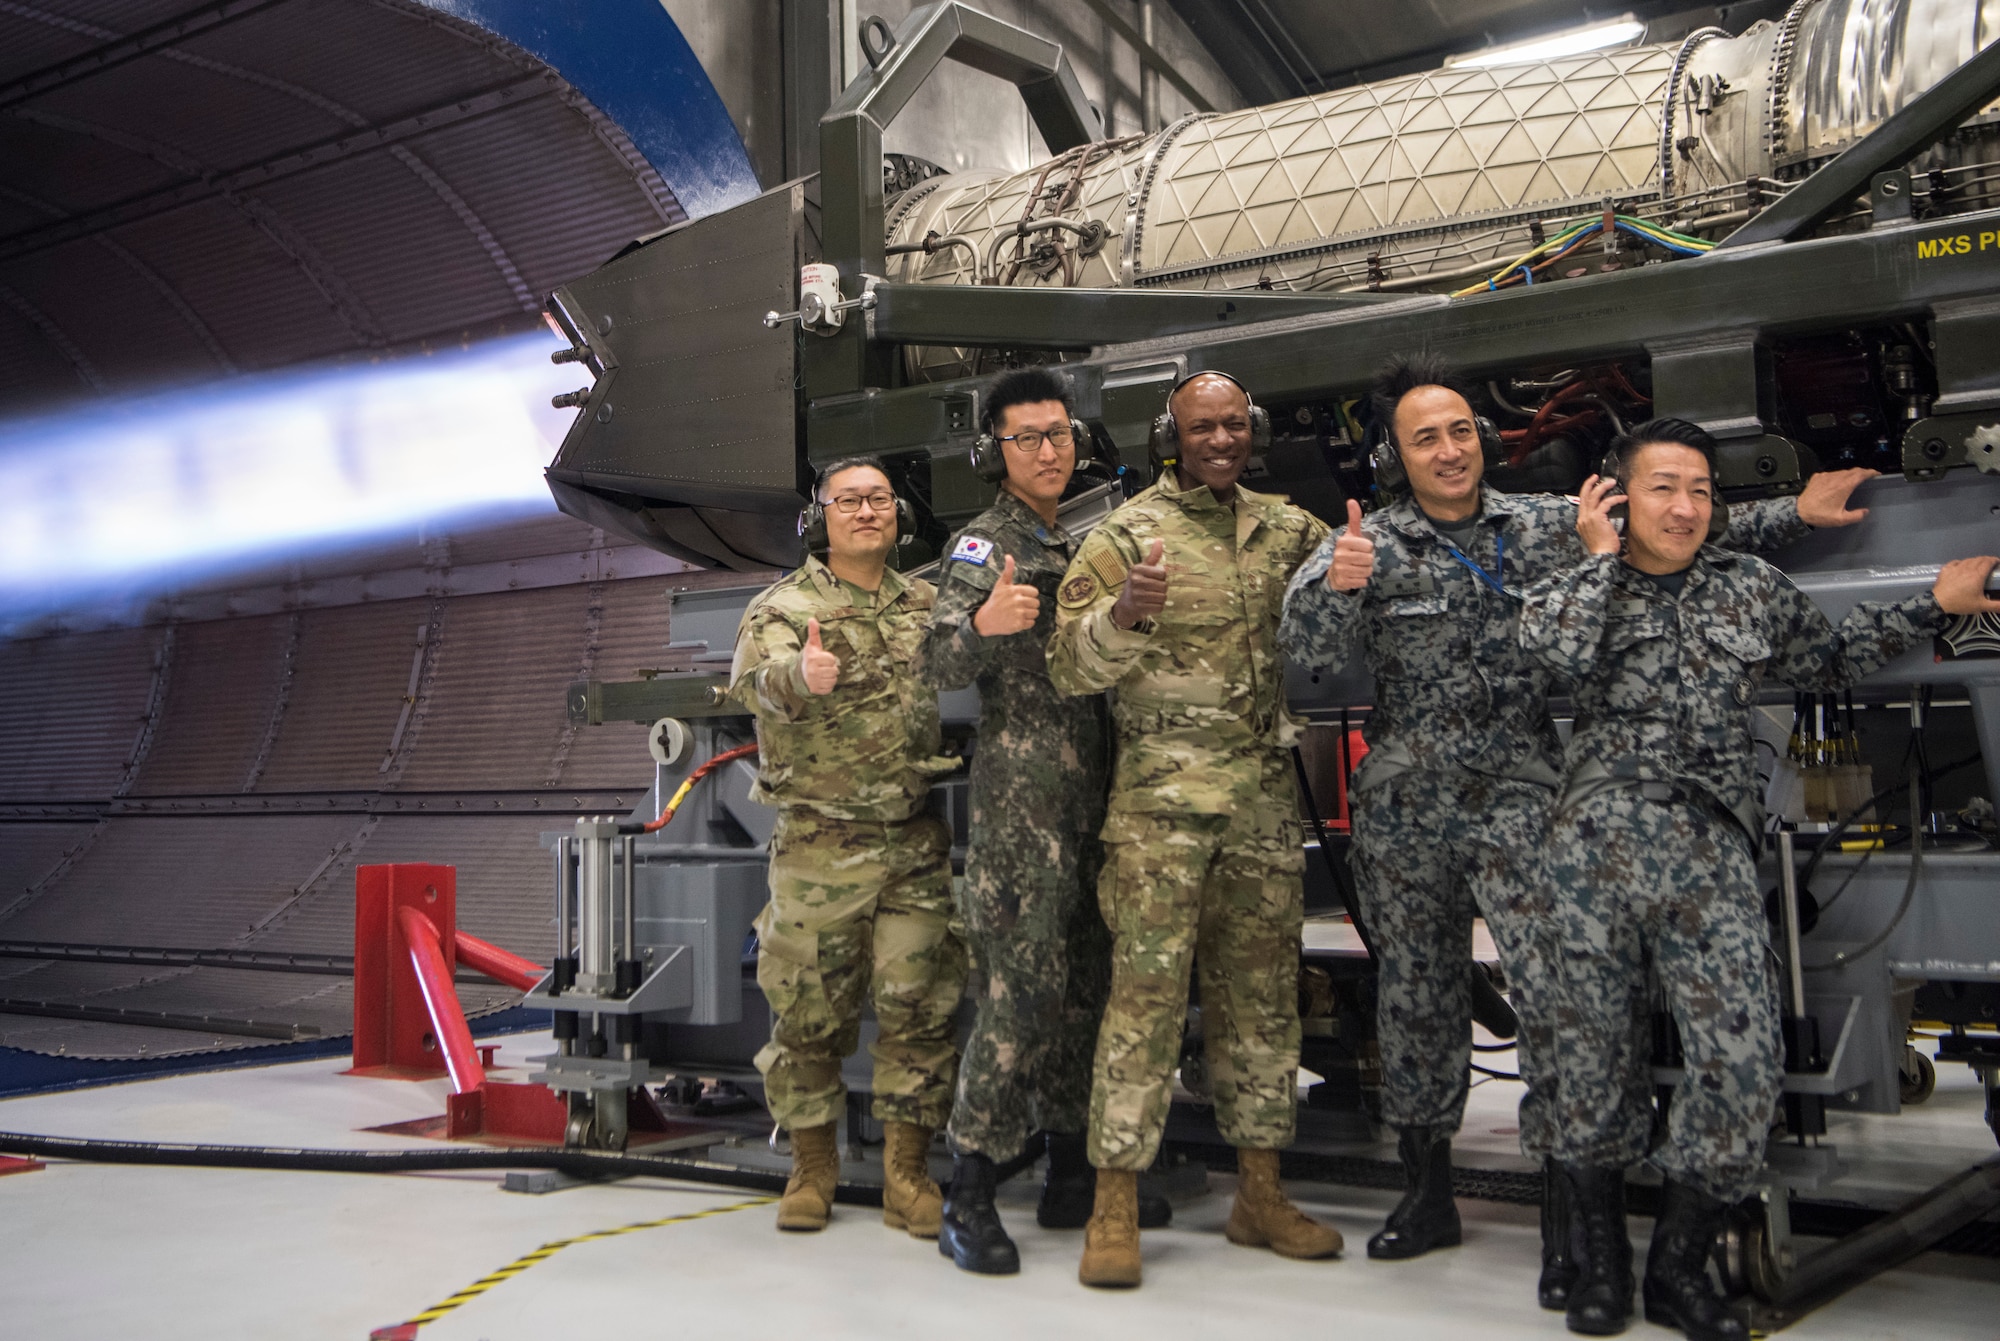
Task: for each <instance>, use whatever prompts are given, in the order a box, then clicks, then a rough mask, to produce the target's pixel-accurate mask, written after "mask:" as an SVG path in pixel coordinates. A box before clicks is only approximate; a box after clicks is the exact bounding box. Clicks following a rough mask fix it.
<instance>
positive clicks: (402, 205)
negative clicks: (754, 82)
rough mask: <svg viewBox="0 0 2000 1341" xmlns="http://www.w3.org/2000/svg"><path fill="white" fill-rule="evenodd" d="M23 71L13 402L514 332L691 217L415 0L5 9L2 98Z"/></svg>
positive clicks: (579, 113) (487, 49) (555, 97)
mask: <svg viewBox="0 0 2000 1341" xmlns="http://www.w3.org/2000/svg"><path fill="white" fill-rule="evenodd" d="M180 17H191V18H193V19H195V20H198V21H196V22H192V23H191V24H190V28H189V31H188V34H187V35H185V36H183V37H181V38H180V39H178V40H176V41H173V42H169V43H164V44H159V45H156V46H154V47H152V48H151V49H149V50H147V51H146V52H145V53H144V54H142V55H139V56H138V57H136V58H134V59H126V60H114V61H109V62H106V63H104V64H103V65H102V66H101V67H96V68H92V69H89V70H87V71H85V72H82V73H78V72H76V71H74V70H72V71H70V72H67V73H64V72H61V69H60V66H61V63H62V62H65V61H73V60H75V59H76V58H78V57H80V56H85V55H87V54H88V53H90V52H92V51H95V50H97V49H100V48H102V47H104V46H105V45H106V44H107V43H111V42H115V41H117V40H119V39H121V38H123V37H126V36H129V35H131V34H133V33H136V32H140V31H143V30H146V29H149V28H152V27H154V26H155V25H158V24H160V23H161V22H162V21H164V20H167V19H174V18H180ZM212 20H213V21H212ZM661 21H662V22H664V21H663V20H661ZM51 70H56V71H57V73H55V74H53V75H51V74H49V72H50V71H51ZM30 75H34V76H35V77H36V81H35V83H34V84H32V85H18V84H17V85H15V88H14V91H13V92H12V93H11V94H9V95H8V96H6V97H5V98H0V104H4V105H0V182H4V184H5V186H4V189H0V407H8V408H19V407H25V406H28V405H31V404H35V403H38V402H47V401H50V400H52V399H56V398H60V397H65V396H71V395H74V394H76V393H77V392H78V391H79V390H90V391H98V392H120V391H126V390H133V389H141V388H145V387H149V386H154V385H159V384H162V383H165V382H171V381H174V380H179V379H185V378H191V377H209V376H214V375H216V374H218V373H229V372H236V371H248V370H255V369H259V368H271V367H278V366H283V365H285V364H289V363H296V362H299V361H301V360H306V359H313V358H322V357H326V356H329V355H336V354H342V353H348V352H352V351H356V350H380V349H383V348H392V347H400V346H409V345H427V344H429V343H431V342H433V341H438V342H456V341H458V340H460V339H463V338H465V337H466V336H467V335H468V334H475V335H476V334H482V333H489V332H494V331H500V330H509V329H521V328H524V327H527V326H530V325H534V324H537V323H538V322H539V314H538V309H539V304H540V300H541V299H542V297H543V296H545V295H546V294H547V293H548V291H549V290H551V289H553V288H555V287H557V286H559V285H561V284H563V283H566V282H568V281H569V280H571V279H574V278H575V277H576V276H578V275H580V274H582V273H584V272H586V271H587V270H589V269H590V268H591V267H593V266H595V265H596V264H598V263H599V262H601V261H602V260H603V259H604V258H605V257H606V256H608V255H609V254H610V253H611V252H613V251H614V250H616V249H617V248H618V247H620V246H622V245H623V244H624V243H625V242H627V241H629V240H630V239H631V238H632V237H634V236H637V235H639V234H642V233H647V232H652V231H655V230H657V229H658V228H660V227H662V226H664V224H665V223H667V222H671V221H676V220H678V219H680V218H683V217H685V216H684V214H683V212H682V211H681V209H680V206H679V204H678V202H677V201H676V200H675V199H674V197H673V194H672V192H671V190H669V189H668V188H667V187H666V186H665V184H664V183H662V182H661V181H660V178H659V174H658V173H657V172H656V171H654V170H653V168H652V167H651V166H650V165H648V164H647V163H646V161H645V159H644V158H643V157H641V156H640V155H639V153H638V152H637V151H636V150H635V149H634V148H633V147H632V144H631V141H630V140H629V139H628V138H627V137H626V136H625V135H624V134H623V132H622V131H620V130H619V128H618V127H617V126H616V125H614V124H612V123H611V122H610V121H608V120H607V119H606V118H604V117H603V116H602V115H601V114H600V113H598V112H597V111H596V109H594V108H593V107H592V106H591V105H590V104H589V102H588V101H587V100H585V99H584V98H583V97H582V96H581V95H580V94H578V93H577V92H576V91H575V90H574V89H572V88H571V87H570V86H569V85H567V84H565V83H564V82H563V81H562V79H561V78H560V77H558V76H556V75H555V73H554V72H553V71H551V70H550V69H549V68H548V67H547V66H545V65H543V64H542V63H541V62H540V61H538V60H536V59H535V58H534V57H532V56H530V55H528V54H527V53H525V52H523V51H520V50H518V49H516V48H514V47H512V46H510V45H508V44H507V43H506V42H504V41H502V40H500V39H498V38H495V37H493V36H492V35H491V34H488V33H486V32H485V31H483V30H481V29H479V28H476V27H473V26H471V25H470V24H467V23H463V22H460V21H458V20H457V19H454V18H451V17H449V16H447V15H446V14H444V13H441V12H440V10H439V8H434V7H431V6H428V5H425V4H419V3H415V0H288V3H283V4H277V5H272V6H267V7H264V8H262V9H259V10H256V11H254V12H249V13H247V14H233V15H222V16H221V17H220V18H219V20H217V16H215V15H211V14H208V13H207V12H206V11H205V10H204V9H201V8H199V7H197V8H196V9H193V10H190V8H189V0H142V2H135V3H128V4H118V5H109V4H103V3H91V2H90V0H38V3H36V4H34V5H11V4H10V5H0V89H4V88H6V86H8V85H9V84H12V83H14V81H19V80H21V79H23V78H25V77H27V76H30Z"/></svg>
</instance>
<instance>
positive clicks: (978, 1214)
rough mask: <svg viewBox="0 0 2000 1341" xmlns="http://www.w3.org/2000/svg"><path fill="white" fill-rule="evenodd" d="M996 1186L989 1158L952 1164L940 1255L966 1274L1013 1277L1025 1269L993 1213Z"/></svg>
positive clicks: (969, 1157)
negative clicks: (968, 1272) (971, 1272)
mask: <svg viewBox="0 0 2000 1341" xmlns="http://www.w3.org/2000/svg"><path fill="white" fill-rule="evenodd" d="M993 1186H994V1174H993V1161H992V1160H990V1159H988V1158H986V1156H984V1155H960V1156H958V1157H957V1158H956V1159H955V1160H953V1161H952V1166H951V1187H950V1188H949V1189H947V1190H946V1192H945V1195H944V1217H943V1221H942V1223H941V1224H940V1226H939V1229H938V1251H939V1252H940V1253H942V1254H944V1255H945V1256H946V1257H949V1258H950V1259H951V1260H952V1261H953V1262H955V1263H957V1264H958V1266H959V1267H960V1268H961V1269H962V1270H965V1271H976V1272H978V1273H979V1274H980V1275H982V1276H1011V1275H1013V1274H1014V1273H1015V1272H1017V1271H1019V1270H1020V1269H1021V1254H1020V1252H1019V1251H1018V1250H1017V1249H1016V1248H1015V1247H1014V1240H1012V1239H1010V1238H1008V1237H1007V1228H1006V1226H1004V1225H1002V1224H1001V1223H1000V1212H998V1211H996V1210H994V1209H993Z"/></svg>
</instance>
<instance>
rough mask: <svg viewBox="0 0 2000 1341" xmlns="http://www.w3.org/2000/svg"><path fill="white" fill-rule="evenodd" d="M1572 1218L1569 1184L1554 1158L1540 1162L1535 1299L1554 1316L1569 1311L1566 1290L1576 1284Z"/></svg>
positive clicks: (1577, 1253) (1576, 1253) (1576, 1252)
mask: <svg viewBox="0 0 2000 1341" xmlns="http://www.w3.org/2000/svg"><path fill="white" fill-rule="evenodd" d="M1582 1255H1583V1254H1582V1252H1581V1251H1580V1249H1579V1246H1578V1244H1577V1233H1576V1217H1575V1216H1573V1215H1571V1214H1570V1204H1569V1180H1568V1179H1566V1178H1564V1177H1563V1175H1562V1168H1561V1166H1559V1165H1558V1164H1557V1163H1556V1161H1555V1157H1554V1156H1544V1157H1543V1159H1542V1279H1541V1281H1540V1282H1539V1283H1538V1284H1537V1285H1536V1287H1535V1297H1536V1299H1538V1300H1539V1301H1540V1302H1541V1305H1542V1307H1543V1308H1546V1309H1552V1310H1554V1311H1555V1312H1557V1313H1560V1312H1562V1311H1563V1310H1564V1309H1567V1308H1568V1307H1569V1288H1570V1286H1571V1285H1573V1284H1575V1283H1576V1268H1577V1261H1578V1259H1579V1258H1581V1257H1582Z"/></svg>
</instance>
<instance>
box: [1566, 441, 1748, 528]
mask: <svg viewBox="0 0 2000 1341" xmlns="http://www.w3.org/2000/svg"><path fill="white" fill-rule="evenodd" d="M1655 422H1658V421H1655ZM1621 441H1623V439H1622V438H1621V439H1617V440H1614V441H1613V443H1612V445H1611V450H1609V451H1607V452H1606V453H1605V454H1604V460H1603V461H1602V462H1600V463H1599V464H1598V467H1597V473H1598V474H1599V475H1609V476H1610V477H1611V478H1612V479H1614V480H1617V481H1618V492H1619V493H1621V494H1625V493H1630V492H1631V479H1630V477H1629V475H1628V473H1627V472H1628V471H1629V470H1630V469H1631V465H1632V462H1631V460H1630V457H1631V450H1632V447H1644V446H1649V445H1650V444H1652V443H1654V442H1666V443H1669V444H1671V445H1673V446H1676V447H1685V446H1687V444H1686V443H1681V442H1675V441H1674V440H1673V439H1671V438H1648V439H1646V440H1644V441H1641V442H1637V443H1633V444H1631V446H1628V447H1627V448H1625V450H1623V451H1621V450H1619V447H1618V443H1619V442H1621ZM1694 450H1696V451H1700V450H1701V449H1700V448H1695V449H1694ZM1704 455H1706V456H1707V457H1708V459H1709V468H1710V469H1711V470H1713V469H1715V465H1716V462H1715V454H1714V453H1713V452H1709V453H1704ZM1709 489H1710V490H1711V492H1710V495H1709V507H1708V538H1707V541H1706V543H1708V544H1711V545H1712V544H1714V543H1715V542H1716V541H1718V540H1720V539H1722V537H1723V535H1724V534H1725V533H1726V532H1727V531H1728V530H1729V502H1728V500H1727V499H1725V498H1723V496H1722V493H1721V491H1720V490H1719V489H1716V487H1715V482H1714V481H1713V480H1710V481H1709ZM1606 515H1608V516H1609V517H1610V518H1611V519H1612V520H1613V521H1625V520H1627V518H1629V517H1630V515H1631V511H1630V509H1628V508H1627V507H1626V506H1625V504H1623V503H1619V504H1617V505H1616V506H1615V507H1613V508H1612V509H1611V511H1610V512H1609V513H1608V514H1606Z"/></svg>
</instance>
